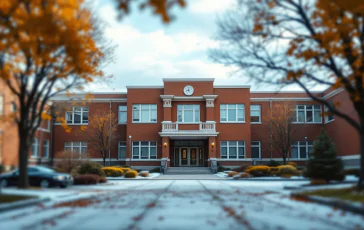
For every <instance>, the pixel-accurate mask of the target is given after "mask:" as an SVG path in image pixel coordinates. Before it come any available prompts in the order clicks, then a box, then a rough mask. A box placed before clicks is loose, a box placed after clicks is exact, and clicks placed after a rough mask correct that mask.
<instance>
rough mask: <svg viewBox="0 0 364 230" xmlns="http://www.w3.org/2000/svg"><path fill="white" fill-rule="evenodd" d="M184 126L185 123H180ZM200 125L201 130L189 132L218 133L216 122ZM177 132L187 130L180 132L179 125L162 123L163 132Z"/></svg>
mask: <svg viewBox="0 0 364 230" xmlns="http://www.w3.org/2000/svg"><path fill="white" fill-rule="evenodd" d="M180 124H181V125H183V123H180ZM198 124H199V130H188V131H213V132H215V131H216V123H214V122H207V123H206V122H202V123H198ZM175 131H187V130H183V129H182V130H179V129H178V123H175V122H162V132H175Z"/></svg>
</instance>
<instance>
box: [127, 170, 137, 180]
mask: <svg viewBox="0 0 364 230" xmlns="http://www.w3.org/2000/svg"><path fill="white" fill-rule="evenodd" d="M137 176H138V172H137V171H135V170H129V171H127V172H125V176H124V177H125V178H135V177H137Z"/></svg>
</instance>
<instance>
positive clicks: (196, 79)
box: [163, 78, 215, 82]
mask: <svg viewBox="0 0 364 230" xmlns="http://www.w3.org/2000/svg"><path fill="white" fill-rule="evenodd" d="M210 81H215V78H163V82H210Z"/></svg>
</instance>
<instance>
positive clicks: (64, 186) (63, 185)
mask: <svg viewBox="0 0 364 230" xmlns="http://www.w3.org/2000/svg"><path fill="white" fill-rule="evenodd" d="M59 187H61V188H67V185H66V184H61V185H60V186H59Z"/></svg>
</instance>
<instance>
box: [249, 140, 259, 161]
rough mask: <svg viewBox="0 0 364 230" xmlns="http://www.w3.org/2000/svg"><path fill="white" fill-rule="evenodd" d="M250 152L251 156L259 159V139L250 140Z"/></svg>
mask: <svg viewBox="0 0 364 230" xmlns="http://www.w3.org/2000/svg"><path fill="white" fill-rule="evenodd" d="M251 153H252V158H255V159H260V156H261V148H260V141H252V142H251Z"/></svg>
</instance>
